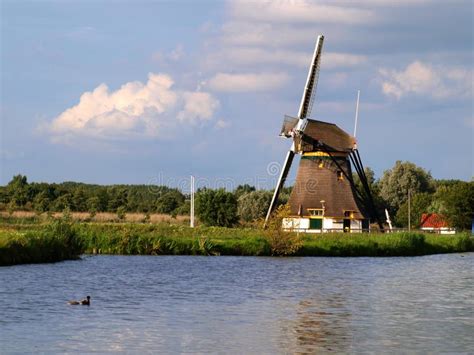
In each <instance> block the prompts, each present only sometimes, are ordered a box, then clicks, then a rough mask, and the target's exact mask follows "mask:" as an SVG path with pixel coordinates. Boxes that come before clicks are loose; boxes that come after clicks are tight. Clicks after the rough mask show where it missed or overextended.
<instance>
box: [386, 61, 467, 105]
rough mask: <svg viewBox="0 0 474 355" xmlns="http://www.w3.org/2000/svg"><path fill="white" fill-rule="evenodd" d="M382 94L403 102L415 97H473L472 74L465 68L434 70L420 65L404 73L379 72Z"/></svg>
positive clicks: (432, 67)
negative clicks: (406, 98) (403, 98)
mask: <svg viewBox="0 0 474 355" xmlns="http://www.w3.org/2000/svg"><path fill="white" fill-rule="evenodd" d="M379 73H380V76H381V83H382V91H383V93H384V94H385V95H387V96H392V97H395V98H397V99H400V98H401V97H403V96H406V95H410V94H415V95H423V96H429V97H433V98H435V99H445V98H450V97H458V98H469V97H472V78H473V72H472V70H468V69H464V68H461V67H444V66H432V65H430V64H425V63H422V62H420V61H415V62H413V63H411V64H409V65H408V66H407V67H406V68H405V69H404V70H401V71H397V70H393V69H380V70H379Z"/></svg>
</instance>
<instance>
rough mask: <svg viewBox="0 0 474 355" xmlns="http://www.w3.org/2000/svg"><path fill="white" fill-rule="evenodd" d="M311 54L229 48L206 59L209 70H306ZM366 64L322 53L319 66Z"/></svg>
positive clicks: (349, 56)
mask: <svg viewBox="0 0 474 355" xmlns="http://www.w3.org/2000/svg"><path fill="white" fill-rule="evenodd" d="M312 54H313V52H312V51H307V52H300V51H294V50H293V51H291V50H272V49H264V48H260V47H259V48H257V47H230V48H226V49H224V50H222V51H220V52H216V53H212V54H210V55H209V57H208V58H207V65H208V67H210V68H216V67H219V65H226V66H228V65H229V64H233V65H239V66H252V65H268V64H274V65H289V66H297V67H301V68H307V67H308V66H309V64H310V61H311V57H312ZM365 62H367V57H365V56H362V55H355V54H348V53H334V52H329V53H323V56H322V60H321V65H322V66H323V67H324V69H334V68H348V67H354V66H357V65H361V64H363V63H365Z"/></svg>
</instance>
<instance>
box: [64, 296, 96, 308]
mask: <svg viewBox="0 0 474 355" xmlns="http://www.w3.org/2000/svg"><path fill="white" fill-rule="evenodd" d="M68 304H69V305H71V306H77V305H79V304H81V305H83V306H90V304H91V296H87V297H86V298H84V299H83V300H80V301H69V302H68Z"/></svg>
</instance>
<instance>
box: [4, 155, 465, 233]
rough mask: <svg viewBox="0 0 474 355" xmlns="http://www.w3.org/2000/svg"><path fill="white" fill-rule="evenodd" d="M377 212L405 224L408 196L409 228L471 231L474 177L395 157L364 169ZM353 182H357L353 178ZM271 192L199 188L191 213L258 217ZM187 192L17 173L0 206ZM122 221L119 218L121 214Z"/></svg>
mask: <svg viewBox="0 0 474 355" xmlns="http://www.w3.org/2000/svg"><path fill="white" fill-rule="evenodd" d="M365 173H366V176H367V180H368V184H369V186H370V189H371V190H372V193H373V196H374V200H375V205H376V207H377V210H378V212H379V215H381V216H384V215H385V209H388V211H389V212H390V215H391V218H392V221H393V222H394V224H395V225H396V226H398V227H406V226H407V224H408V195H410V211H411V212H410V216H411V224H412V227H414V228H416V227H418V226H419V225H420V222H421V216H422V214H423V213H437V214H440V215H442V216H444V217H445V218H446V219H447V220H448V222H449V223H450V225H451V226H452V227H456V228H458V229H470V227H471V221H472V218H473V216H474V181H470V182H466V181H461V180H436V179H433V178H432V176H431V174H430V173H429V172H427V171H426V170H424V169H423V168H420V167H418V166H416V165H415V164H413V163H410V162H401V161H397V162H396V163H395V165H394V166H393V168H391V169H389V170H387V171H385V172H384V173H383V175H382V177H381V178H380V179H376V178H375V176H374V172H373V171H372V170H371V169H370V168H366V169H365ZM354 181H355V184H356V186H359V187H360V184H361V183H360V181H359V180H358V178H357V177H356V176H355V177H354ZM290 193H291V187H287V188H285V189H283V191H282V193H281V194H280V198H279V204H284V203H286V202H287V201H288V198H289V195H290ZM271 197H272V191H265V190H259V191H257V190H256V189H255V187H253V186H249V185H239V186H238V187H237V188H236V189H235V190H234V191H225V190H223V189H218V190H213V189H209V188H203V189H200V190H198V192H197V194H196V214H197V216H198V217H199V219H200V221H201V222H202V223H204V224H206V225H217V226H233V225H235V224H237V223H239V222H240V223H247V222H253V221H256V220H259V219H262V218H263V217H264V216H265V213H266V210H267V208H268V206H269V204H270V200H271ZM189 206H190V201H189V196H188V195H186V194H183V193H182V192H181V191H180V190H178V189H176V188H170V187H166V186H154V185H105V186H104V185H92V184H83V183H77V182H64V183H60V184H48V183H35V182H33V183H28V180H27V177H26V176H23V175H16V176H14V177H13V179H12V180H11V181H10V182H9V183H8V184H7V185H6V186H0V209H2V210H7V211H15V210H30V211H37V212H38V213H43V212H62V211H64V210H69V211H78V212H89V213H91V214H94V213H96V212H113V213H117V214H119V215H121V216H123V214H124V213H126V212H141V213H163V214H171V215H186V214H189ZM120 219H121V218H120Z"/></svg>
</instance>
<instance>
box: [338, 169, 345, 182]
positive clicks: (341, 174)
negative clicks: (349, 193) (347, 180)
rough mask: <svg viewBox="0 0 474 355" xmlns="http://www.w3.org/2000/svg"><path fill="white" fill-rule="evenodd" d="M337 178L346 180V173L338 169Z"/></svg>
mask: <svg viewBox="0 0 474 355" xmlns="http://www.w3.org/2000/svg"><path fill="white" fill-rule="evenodd" d="M337 179H338V180H344V174H343V173H342V170H338V171H337Z"/></svg>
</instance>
